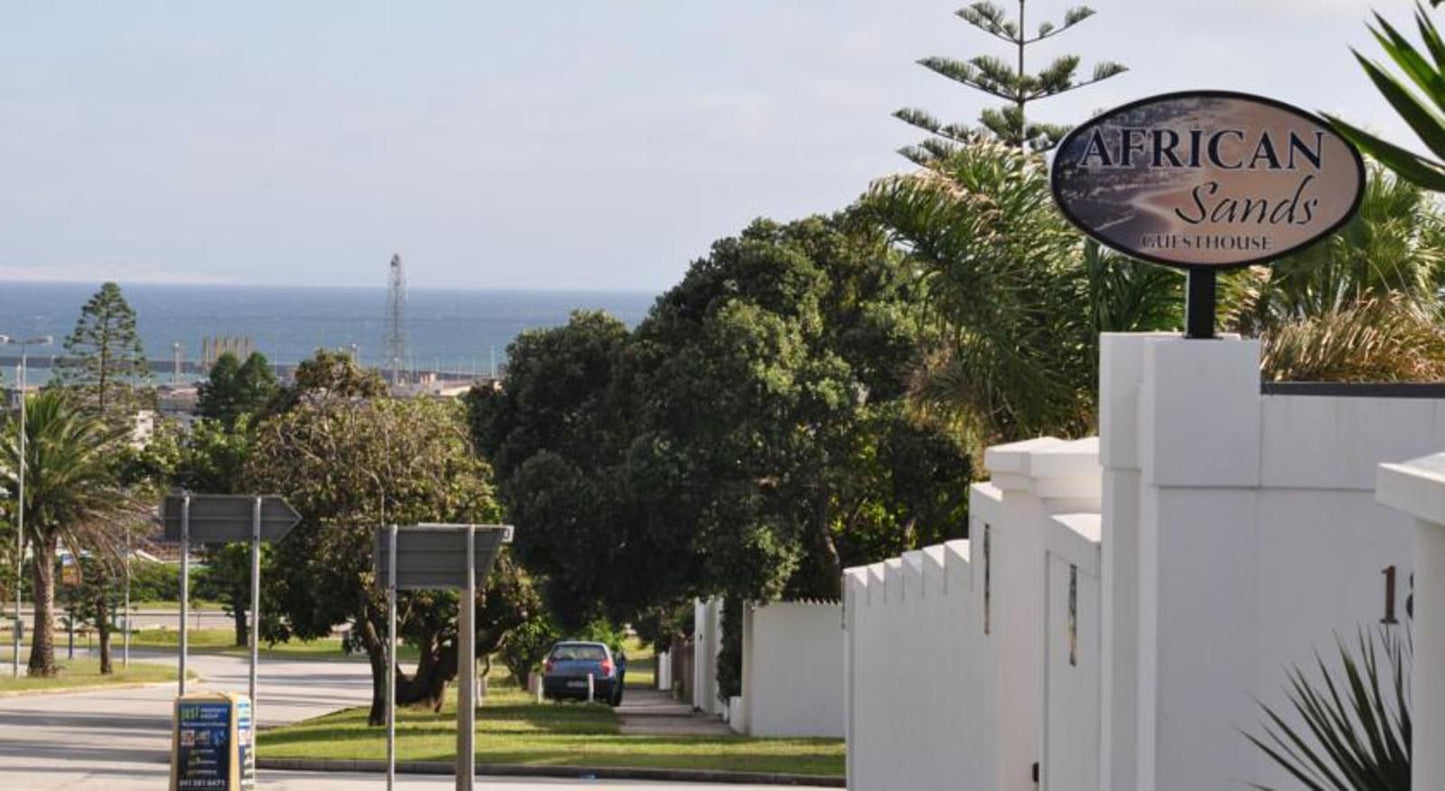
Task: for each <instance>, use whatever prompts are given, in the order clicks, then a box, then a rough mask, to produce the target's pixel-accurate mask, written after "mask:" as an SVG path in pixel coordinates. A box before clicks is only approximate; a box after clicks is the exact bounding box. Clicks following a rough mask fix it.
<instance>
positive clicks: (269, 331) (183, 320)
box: [0, 280, 657, 381]
mask: <svg viewBox="0 0 1445 791" xmlns="http://www.w3.org/2000/svg"><path fill="white" fill-rule="evenodd" d="M120 283H121V288H122V290H123V292H124V294H125V296H126V299H127V301H129V302H130V304H131V307H133V308H134V309H135V311H136V316H137V325H138V329H139V332H140V336H141V342H142V343H143V345H144V347H145V352H146V355H147V357H149V358H150V359H152V360H166V361H169V360H172V359H173V357H174V345H175V344H177V343H179V344H180V345H181V354H182V358H183V359H185V360H195V359H197V358H199V356H200V353H201V345H202V339H203V338H207V337H246V338H252V339H253V340H254V341H255V348H256V350H257V351H259V352H261V353H263V354H265V355H266V357H267V358H268V359H269V360H270V361H271V362H272V363H275V364H281V365H289V364H294V363H297V362H299V361H300V360H303V359H305V358H306V357H309V356H310V355H311V354H312V353H314V352H315V351H316V349H318V348H327V349H341V350H352V349H353V348H354V350H355V352H356V354H357V357H358V359H360V361H361V362H362V363H363V364H364V365H371V366H380V365H382V364H383V362H384V352H383V343H384V336H385V331H384V310H385V304H386V289H385V288H382V287H376V286H369V285H368V286H360V285H346V286H278V285H204V284H194V283H135V284H126V283H125V282H124V281H120ZM98 286H99V284H98V283H86V282H77V281H36V280H24V281H20V280H10V281H5V280H0V333H6V334H25V335H32V336H33V335H53V336H55V339H56V343H55V345H54V346H52V347H49V348H46V349H37V350H33V352H32V353H33V354H37V355H46V356H49V355H58V354H60V353H61V352H62V348H61V345H60V344H61V341H62V340H63V339H64V337H65V336H66V335H68V334H69V333H70V332H71V330H72V329H73V328H74V326H75V320H76V318H77V317H78V316H79V314H80V309H81V306H82V305H83V304H84V303H85V301H86V300H87V299H89V297H90V296H91V294H93V293H94V292H95V290H96V289H97V288H98ZM656 298H657V293H655V292H645V291H600V290H599V291H592V290H581V289H578V290H529V289H460V288H428V287H415V288H411V289H409V290H408V304H407V322H406V324H407V327H406V330H407V336H408V358H409V359H408V361H407V367H409V368H410V367H415V368H419V369H436V368H441V369H445V370H453V371H458V372H474V373H476V374H477V375H486V374H488V373H490V372H491V371H493V370H494V369H495V368H497V367H500V366H501V365H502V363H503V362H505V358H506V347H507V344H509V343H511V342H512V340H513V339H514V338H515V337H516V336H517V335H518V333H521V332H523V331H526V330H531V329H539V328H543V327H552V326H558V325H561V324H565V323H566V321H567V317H568V315H569V314H570V313H571V312H572V311H573V310H602V311H605V312H607V313H609V314H611V315H613V316H616V317H617V318H618V319H620V320H622V321H623V322H624V323H626V324H627V325H628V326H635V325H636V324H637V323H638V322H640V321H641V320H642V319H643V317H645V316H646V314H647V311H648V309H649V308H651V307H652V304H653V302H654V301H655V300H656ZM5 374H6V379H7V381H8V378H9V376H10V374H11V372H9V371H6V372H5Z"/></svg>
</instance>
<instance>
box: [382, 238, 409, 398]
mask: <svg viewBox="0 0 1445 791" xmlns="http://www.w3.org/2000/svg"><path fill="white" fill-rule="evenodd" d="M405 360H406V275H405V273H403V272H402V268H401V256H399V255H393V256H392V257H391V280H390V286H389V287H388V289H387V292H386V365H387V368H389V369H390V370H391V383H392V384H393V385H398V384H401V376H402V374H401V366H402V363H403V362H404V361H405Z"/></svg>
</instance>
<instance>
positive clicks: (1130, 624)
mask: <svg viewBox="0 0 1445 791" xmlns="http://www.w3.org/2000/svg"><path fill="white" fill-rule="evenodd" d="M1162 337H1174V336H1172V335H1170V336H1163V335H1150V334H1140V333H1105V334H1104V335H1103V336H1102V337H1101V338H1100V354H1099V466H1100V467H1102V476H1103V500H1104V503H1103V540H1102V542H1101V546H1100V549H1101V551H1102V573H1101V576H1100V585H1101V587H1102V590H1101V596H1100V598H1101V602H1100V605H1101V607H1100V609H1101V635H1100V643H1101V645H1100V666H1101V668H1102V677H1101V678H1100V681H1099V696H1100V701H1099V702H1100V723H1099V725H1100V737H1099V749H1100V752H1101V755H1100V758H1099V788H1101V789H1118V790H1119V791H1132V789H1134V788H1136V787H1137V782H1138V781H1137V772H1136V769H1137V762H1138V750H1137V742H1138V719H1139V705H1138V695H1139V691H1138V678H1139V495H1140V486H1141V483H1142V478H1141V471H1140V462H1139V428H1140V427H1139V390H1140V387H1141V386H1142V385H1143V383H1144V350H1145V349H1146V348H1147V347H1148V345H1149V344H1150V343H1152V342H1154V341H1155V340H1156V339H1158V338H1162Z"/></svg>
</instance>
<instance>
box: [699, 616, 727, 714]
mask: <svg viewBox="0 0 1445 791" xmlns="http://www.w3.org/2000/svg"><path fill="white" fill-rule="evenodd" d="M722 605H723V602H722V599H719V598H717V597H713V598H710V599H695V600H694V601H693V607H692V613H693V652H692V678H693V682H692V707H693V709H694V710H696V711H701V712H703V713H705V714H721V713H722V710H723V705H722V701H721V700H719V699H718V695H719V694H720V693H721V691H722V688H721V687H719V686H718V682H717V655H718V653H719V652H720V651H721V650H722V619H723V606H722Z"/></svg>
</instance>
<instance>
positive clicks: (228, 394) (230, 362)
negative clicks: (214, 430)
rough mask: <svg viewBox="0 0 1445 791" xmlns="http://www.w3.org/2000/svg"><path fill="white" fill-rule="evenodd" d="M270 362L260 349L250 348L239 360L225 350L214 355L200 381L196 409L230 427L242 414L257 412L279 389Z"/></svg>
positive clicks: (204, 415) (269, 401)
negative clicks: (243, 358) (203, 380)
mask: <svg viewBox="0 0 1445 791" xmlns="http://www.w3.org/2000/svg"><path fill="white" fill-rule="evenodd" d="M279 389H280V388H279V386H278V385H277V383H276V375H275V374H274V373H272V371H271V364H270V362H268V361H267V360H266V356H265V355H263V354H261V353H260V352H252V353H251V355H250V356H249V357H247V358H246V362H245V363H242V362H241V361H240V360H239V359H238V358H237V357H236V355H234V354H232V353H231V352H226V353H225V354H222V355H221V356H220V357H218V358H216V362H215V363H214V364H212V365H211V370H210V371H209V372H208V373H207V376H206V381H205V382H203V383H202V384H201V387H200V392H199V394H198V398H197V401H196V411H197V412H198V413H199V414H200V415H201V417H205V418H209V419H211V420H216V421H219V422H220V423H221V425H223V426H225V427H226V428H227V429H232V428H234V427H235V425H236V421H237V420H239V419H240V418H241V417H242V416H243V415H250V414H256V413H259V412H260V411H261V410H262V409H264V408H265V407H266V406H267V405H268V404H270V403H271V400H272V399H273V398H275V397H276V393H277V392H278V390H279Z"/></svg>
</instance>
